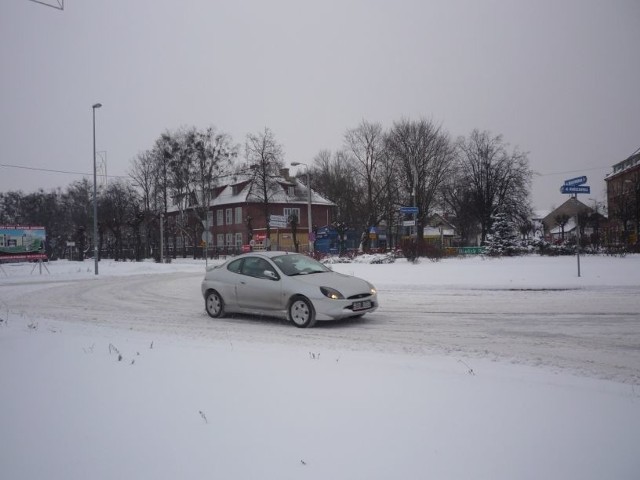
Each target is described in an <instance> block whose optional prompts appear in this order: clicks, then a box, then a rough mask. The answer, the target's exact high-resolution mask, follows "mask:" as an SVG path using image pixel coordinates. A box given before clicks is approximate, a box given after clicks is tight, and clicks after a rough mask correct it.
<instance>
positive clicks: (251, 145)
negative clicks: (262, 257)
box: [245, 128, 284, 239]
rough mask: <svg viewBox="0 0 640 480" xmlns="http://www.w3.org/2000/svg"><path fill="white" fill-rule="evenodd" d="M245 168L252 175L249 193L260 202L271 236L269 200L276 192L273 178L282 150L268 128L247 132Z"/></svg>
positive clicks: (268, 236)
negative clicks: (255, 132)
mask: <svg viewBox="0 0 640 480" xmlns="http://www.w3.org/2000/svg"><path fill="white" fill-rule="evenodd" d="M245 156H246V160H247V168H249V169H250V170H251V172H252V175H253V182H252V185H251V192H250V195H251V196H253V197H254V198H256V199H257V200H258V201H259V202H260V203H262V208H263V214H264V218H265V223H266V225H267V233H266V235H267V237H266V238H267V239H269V238H271V226H270V225H269V223H270V222H269V220H270V217H271V213H270V208H269V205H270V202H271V199H272V198H273V196H274V195H275V194H276V193H277V192H278V188H277V185H275V182H274V179H275V178H276V177H277V176H278V175H279V173H280V169H281V168H282V167H283V166H284V151H283V149H282V145H280V144H279V143H278V142H277V141H276V138H275V135H274V134H273V132H272V131H271V130H270V129H269V128H265V129H264V131H263V132H260V133H258V134H255V135H254V134H248V135H247V139H246V143H245Z"/></svg>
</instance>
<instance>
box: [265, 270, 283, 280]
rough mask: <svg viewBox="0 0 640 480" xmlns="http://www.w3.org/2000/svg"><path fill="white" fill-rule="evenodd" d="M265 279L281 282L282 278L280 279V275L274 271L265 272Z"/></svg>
mask: <svg viewBox="0 0 640 480" xmlns="http://www.w3.org/2000/svg"><path fill="white" fill-rule="evenodd" d="M263 274H264V276H265V278H268V279H269V280H279V279H280V278H279V277H278V274H277V273H276V272H274V271H273V270H265V271H264V272H263Z"/></svg>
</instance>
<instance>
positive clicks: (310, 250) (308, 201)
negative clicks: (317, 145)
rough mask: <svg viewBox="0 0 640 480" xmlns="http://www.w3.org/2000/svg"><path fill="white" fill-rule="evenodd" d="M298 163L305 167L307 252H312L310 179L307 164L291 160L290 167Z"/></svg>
mask: <svg viewBox="0 0 640 480" xmlns="http://www.w3.org/2000/svg"><path fill="white" fill-rule="evenodd" d="M298 165H304V166H305V167H307V193H308V195H307V223H308V229H309V252H313V242H312V241H311V237H312V235H313V233H312V230H311V181H310V180H309V165H307V164H306V163H304V162H291V166H292V167H297V166H298Z"/></svg>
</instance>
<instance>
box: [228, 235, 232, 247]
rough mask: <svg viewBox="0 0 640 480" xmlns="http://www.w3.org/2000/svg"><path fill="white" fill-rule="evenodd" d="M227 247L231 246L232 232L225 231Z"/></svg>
mask: <svg viewBox="0 0 640 480" xmlns="http://www.w3.org/2000/svg"><path fill="white" fill-rule="evenodd" d="M227 247H233V233H227Z"/></svg>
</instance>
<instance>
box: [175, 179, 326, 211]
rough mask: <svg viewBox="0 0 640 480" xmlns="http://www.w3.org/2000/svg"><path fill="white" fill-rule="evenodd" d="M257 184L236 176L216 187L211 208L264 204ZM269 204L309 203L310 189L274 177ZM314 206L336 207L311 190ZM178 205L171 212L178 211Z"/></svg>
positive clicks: (289, 180) (252, 180)
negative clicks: (240, 204) (257, 190)
mask: <svg viewBox="0 0 640 480" xmlns="http://www.w3.org/2000/svg"><path fill="white" fill-rule="evenodd" d="M256 188H257V184H256V182H255V177H254V176H252V175H247V174H239V175H237V176H234V177H233V179H232V181H230V182H229V183H227V184H224V185H220V186H218V187H215V189H214V190H215V193H214V195H213V198H212V199H211V201H210V202H209V206H210V207H223V206H226V205H234V204H239V203H257V202H262V195H261V194H259V193H257V192H256ZM268 188H269V203H292V204H302V203H307V201H308V196H309V189H308V188H307V186H306V185H305V184H304V183H302V182H299V181H298V180H297V179H295V178H291V177H284V176H278V177H273V178H272V179H271V181H270V182H269V186H268ZM311 204H312V205H327V206H334V205H335V203H333V202H332V201H331V200H328V199H327V198H325V197H323V196H322V195H320V194H319V193H317V192H315V191H314V190H313V189H311ZM177 210H178V207H177V206H176V205H174V206H173V208H170V209H169V211H177Z"/></svg>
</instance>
